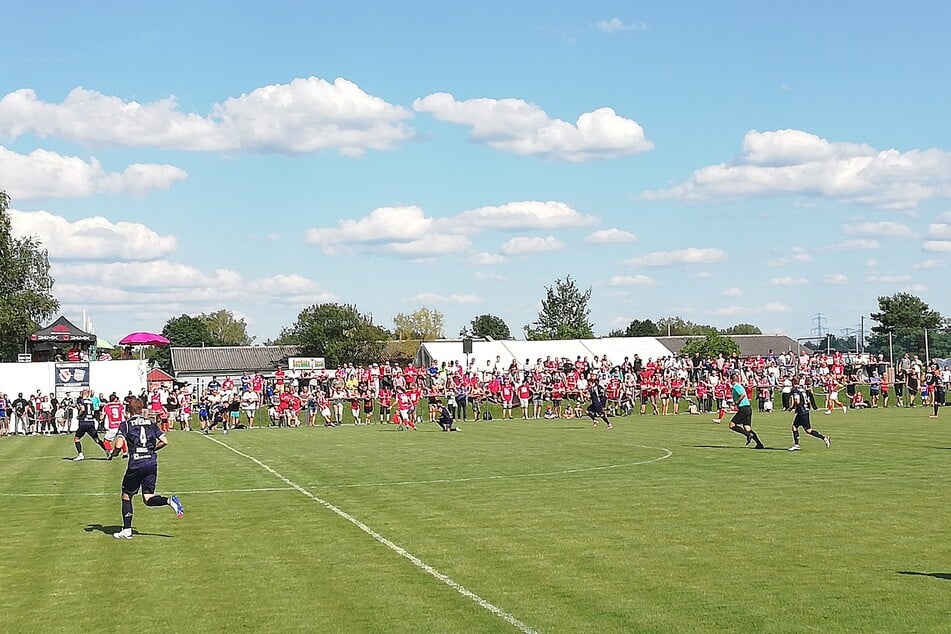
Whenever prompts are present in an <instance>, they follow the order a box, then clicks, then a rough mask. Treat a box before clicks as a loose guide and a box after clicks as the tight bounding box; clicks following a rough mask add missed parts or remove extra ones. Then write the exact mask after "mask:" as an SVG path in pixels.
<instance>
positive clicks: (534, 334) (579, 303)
mask: <svg viewBox="0 0 951 634" xmlns="http://www.w3.org/2000/svg"><path fill="white" fill-rule="evenodd" d="M590 300H591V287H590V286H589V287H588V288H587V290H585V291H584V292H582V291H581V290H580V289H579V288H578V286H577V284H575V281H574V280H573V279H571V276H570V275H569V276H568V277H566V278H564V279H556V280H555V284H554V285H553V286H546V287H545V299H543V300H542V309H541V310H540V311H539V313H538V320H537V321H535V323H534V324H533V325H532V326H525V327H524V330H525V336H526V338H527V339H529V340H530V341H548V340H552V339H591V338H593V337H594V326H593V324H592V323H591V319H590V315H591V309H590V308H588V302H589V301H590Z"/></svg>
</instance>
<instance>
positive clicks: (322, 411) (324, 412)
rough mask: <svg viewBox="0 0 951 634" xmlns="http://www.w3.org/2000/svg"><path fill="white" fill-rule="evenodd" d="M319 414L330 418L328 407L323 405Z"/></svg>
mask: <svg viewBox="0 0 951 634" xmlns="http://www.w3.org/2000/svg"><path fill="white" fill-rule="evenodd" d="M320 415H321V416H323V417H324V418H330V408H329V407H325V408H323V409H322V410H320Z"/></svg>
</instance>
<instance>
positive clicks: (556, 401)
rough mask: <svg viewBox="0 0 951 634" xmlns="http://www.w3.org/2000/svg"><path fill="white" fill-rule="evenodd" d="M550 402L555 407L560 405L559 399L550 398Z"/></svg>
mask: <svg viewBox="0 0 951 634" xmlns="http://www.w3.org/2000/svg"><path fill="white" fill-rule="evenodd" d="M551 404H552V405H554V406H555V407H561V399H560V398H553V399H551Z"/></svg>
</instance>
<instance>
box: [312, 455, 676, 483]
mask: <svg viewBox="0 0 951 634" xmlns="http://www.w3.org/2000/svg"><path fill="white" fill-rule="evenodd" d="M637 446H638V447H641V448H642V449H659V450H661V451H663V452H664V455H663V456H659V457H657V458H651V459H650V460H640V461H638V462H623V463H620V464H609V465H603V466H600V467H578V468H577V469H563V470H561V471H540V472H538V473H512V474H508V475H505V474H499V475H485V476H472V477H470V478H442V479H438V480H402V481H393V482H357V483H355V484H328V485H326V488H330V489H353V488H358V487H387V486H396V485H404V484H453V483H458V482H478V481H480V480H512V479H515V478H542V477H545V476H557V475H568V474H571V473H587V472H589V471H606V470H608V469H620V468H621V467H634V466H637V465H642V464H651V463H652V462H660V461H661V460H667V458H670V457H671V456H672V455H674V452H672V451H671V450H670V449H667V448H666V447H649V446H647V445H637ZM311 486H313V485H311ZM317 486H321V485H317Z"/></svg>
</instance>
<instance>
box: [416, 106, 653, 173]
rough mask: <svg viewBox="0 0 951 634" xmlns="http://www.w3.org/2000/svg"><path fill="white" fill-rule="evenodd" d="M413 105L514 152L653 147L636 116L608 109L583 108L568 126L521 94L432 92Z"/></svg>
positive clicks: (619, 151)
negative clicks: (505, 96) (459, 95)
mask: <svg viewBox="0 0 951 634" xmlns="http://www.w3.org/2000/svg"><path fill="white" fill-rule="evenodd" d="M413 108H414V109H415V110H416V111H417V112H428V113H430V114H431V115H432V116H434V117H435V118H436V119H438V120H440V121H448V122H451V123H458V124H461V125H465V126H468V127H469V128H470V138H472V140H474V141H477V142H479V143H486V144H487V145H488V146H489V147H491V148H493V149H496V150H499V151H500V152H508V153H512V154H518V155H520V156H529V155H539V156H544V157H546V158H549V159H552V160H556V161H568V162H572V163H580V162H584V161H593V160H599V159H610V158H617V157H620V156H626V155H629V154H636V153H639V152H646V151H648V150H651V149H653V148H654V144H653V143H651V142H650V141H648V140H647V138H646V137H645V136H644V130H643V128H641V126H640V125H639V124H638V123H637V122H636V121H634V120H633V119H626V118H624V117H621V116H619V115H618V114H617V113H615V112H614V110H612V109H611V108H598V109H597V110H594V111H592V112H586V113H584V114H582V115H581V116H580V117H578V121H577V123H576V124H574V125H573V124H571V123H568V122H567V121H562V120H561V119H552V118H551V117H549V116H548V114H547V113H545V111H544V110H542V109H541V108H539V107H538V106H536V105H534V104H530V103H527V102H525V101H523V100H521V99H487V98H483V99H469V100H466V101H457V100H456V99H455V97H453V96H452V95H451V94H449V93H434V94H431V95H427V96H426V97H423V98H421V99H416V100H415V101H414V102H413Z"/></svg>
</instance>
